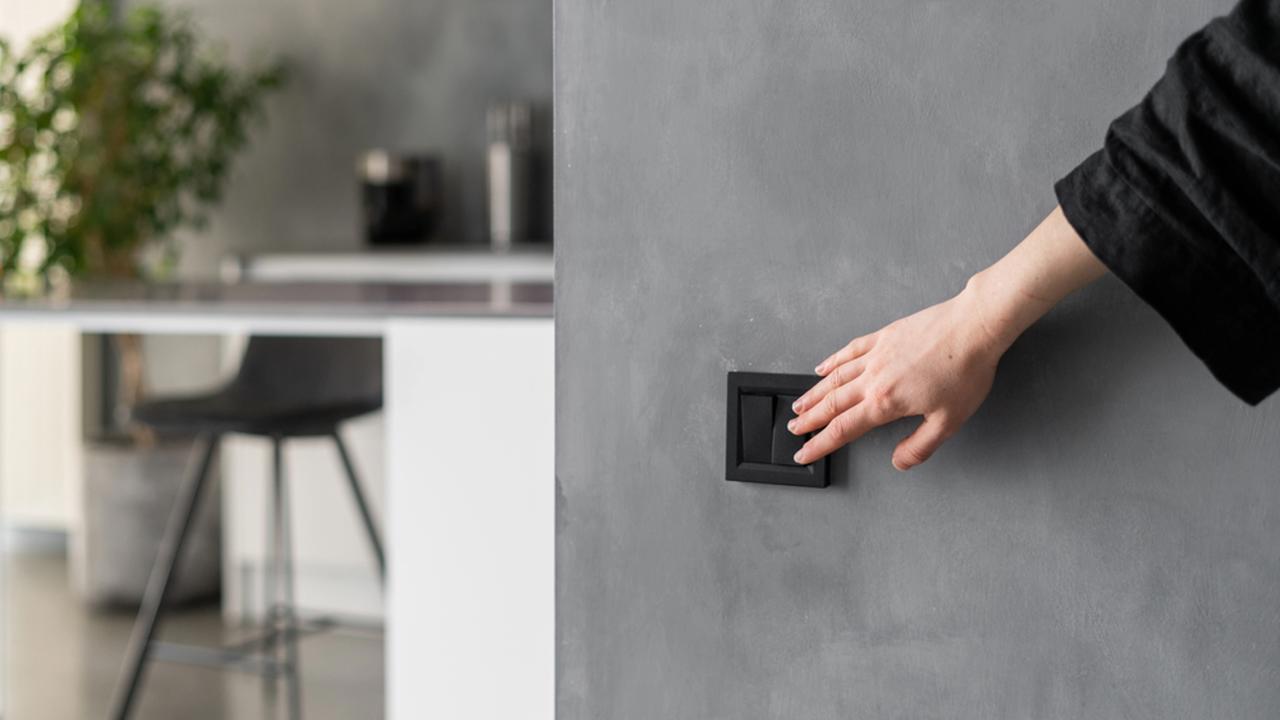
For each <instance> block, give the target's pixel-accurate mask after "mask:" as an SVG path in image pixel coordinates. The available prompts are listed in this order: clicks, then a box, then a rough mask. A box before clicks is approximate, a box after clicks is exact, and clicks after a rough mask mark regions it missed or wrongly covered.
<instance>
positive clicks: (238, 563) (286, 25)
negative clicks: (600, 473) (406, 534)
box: [0, 0, 552, 720]
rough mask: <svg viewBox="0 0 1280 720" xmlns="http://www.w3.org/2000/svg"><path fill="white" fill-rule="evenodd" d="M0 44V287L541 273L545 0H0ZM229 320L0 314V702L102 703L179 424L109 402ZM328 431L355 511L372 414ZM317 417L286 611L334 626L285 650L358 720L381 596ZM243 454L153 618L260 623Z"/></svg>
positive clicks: (265, 466) (193, 689)
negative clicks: (0, 549)
mask: <svg viewBox="0 0 1280 720" xmlns="http://www.w3.org/2000/svg"><path fill="white" fill-rule="evenodd" d="M0 38H3V39H4V40H5V42H6V43H7V49H6V50H5V54H4V57H3V61H0V93H3V97H2V98H0V100H2V102H0V260H2V261H3V273H4V274H3V283H4V287H5V292H6V294H8V295H10V296H18V295H26V294H31V295H41V294H46V293H54V294H56V293H58V292H59V291H60V288H66V287H80V286H93V287H102V286H109V285H110V284H112V283H126V284H127V283H134V284H138V283H145V284H160V285H164V284H168V285H182V284H183V283H206V282H213V283H222V284H226V283H246V282H249V283H263V282H274V283H300V284H305V283H311V284H323V283H328V284H342V283H374V284H403V285H422V284H429V283H440V282H446V283H469V282H488V281H490V280H492V279H493V278H495V277H499V278H506V279H512V278H514V279H516V280H528V281H538V282H548V283H549V282H550V280H551V274H552V269H551V246H552V237H551V212H550V207H551V204H550V193H551V183H550V174H551V173H550V168H551V165H550V160H551V152H550V148H551V122H550V120H551V118H550V110H549V108H550V101H551V86H552V67H551V53H552V51H551V40H552V38H551V0H367V1H365V2H346V1H344V0H266V1H263V0H253V1H252V2H250V1H249V0H159V1H158V2H149V3H135V2H128V1H126V0H115V1H114V2H105V3H97V2H92V3H90V2H89V0H86V5H85V6H84V7H81V6H79V5H78V4H77V3H76V2H73V1H72V0H41V1H40V2H31V1H30V0H0ZM68 58H70V60H68ZM139 98H140V99H139ZM135 101H136V102H135ZM60 111H61V112H60ZM121 148H124V149H123V150H122V149H121ZM246 341H247V338H246V337H245V336H244V335H239V336H236V335H225V334H220V335H217V336H213V335H204V334H198V333H177V334H174V333H166V334H163V335H145V336H143V335H129V334H123V335H122V334H105V335H104V334H93V333H82V332H79V331H77V330H75V329H74V328H70V329H69V328H66V327H52V326H51V327H45V326H39V325H33V326H22V325H15V324H6V325H4V326H3V328H0V398H3V402H0V487H2V488H3V494H2V496H0V499H2V501H3V503H2V505H0V507H2V508H3V520H4V527H5V537H4V540H5V548H6V560H7V561H6V572H5V594H4V605H3V609H4V612H5V614H6V618H7V622H6V627H7V628H8V630H7V636H6V637H5V645H4V647H5V652H4V662H5V664H6V669H7V678H8V682H7V686H6V688H5V692H4V693H3V695H2V697H3V708H4V717H6V718H15V719H17V720H26V719H28V718H40V719H49V720H52V719H56V718H84V717H97V716H101V715H104V714H105V712H106V710H105V708H106V706H107V703H108V702H109V699H110V697H111V696H112V693H113V689H114V686H115V685H116V683H117V681H118V677H119V668H120V662H121V660H120V658H121V655H122V653H123V652H124V648H125V645H126V643H127V641H128V637H129V632H130V628H131V627H132V625H133V622H134V613H135V612H136V610H137V607H138V602H139V600H140V598H141V596H142V592H143V586H144V585H145V581H146V577H147V574H148V572H149V571H150V570H151V563H152V559H153V558H154V557H155V552H156V547H157V544H158V543H159V537H160V533H161V529H162V528H163V526H164V521H165V518H166V517H167V513H168V510H169V507H170V505H171V504H172V501H173V497H174V495H175V494H176V493H177V492H178V490H177V481H178V479H179V478H180V476H181V475H182V472H183V469H184V468H185V467H186V464H187V462H188V457H189V454H190V448H191V441H192V437H191V436H190V435H189V434H182V433H158V434H157V433H155V432H152V431H150V430H147V429H146V428H142V427H139V426H138V425H137V424H136V423H134V422H133V421H132V420H131V412H132V410H133V409H134V408H135V407H136V406H137V405H138V404H139V403H140V402H144V401H145V399H147V398H153V397H164V396H170V395H174V394H181V393H189V392H195V391H199V390H203V389H207V388H210V387H216V386H217V385H218V384H219V383H221V382H223V381H225V380H227V379H228V378H231V377H232V376H234V374H235V373H236V371H237V368H238V365H239V359H240V357H241V353H242V352H243V349H244V347H245V344H246ZM549 382H550V379H549V378H548V383H549ZM343 437H344V438H346V440H347V443H348V447H349V448H350V453H351V456H352V458H353V461H354V464H355V465H356V467H358V468H359V469H360V471H361V475H362V477H361V480H362V481H363V482H364V485H365V488H366V492H367V493H368V499H369V503H370V505H371V506H372V509H373V512H374V515H375V516H378V515H380V514H381V512H382V510H383V509H384V508H383V491H382V486H383V477H382V476H383V467H382V464H383V446H382V443H383V439H382V437H383V426H382V416H381V414H380V413H377V412H375V413H372V414H367V415H364V416H362V417H360V418H358V419H355V420H353V421H352V422H350V423H347V424H346V425H344V427H343ZM322 440H323V439H322ZM322 440H302V441H299V442H297V443H293V444H291V445H290V446H289V448H288V451H287V463H288V468H289V473H290V475H291V476H300V477H305V478H306V479H307V481H308V482H309V483H311V482H314V488H313V491H308V492H307V493H305V494H301V495H300V496H299V497H297V498H295V499H294V501H293V502H294V513H295V520H294V522H295V525H294V540H295V549H294V552H295V555H294V557H295V566H294V568H293V569H294V573H295V577H296V587H297V594H298V597H297V604H298V606H299V607H302V608H306V609H307V612H309V613H313V614H315V615H316V616H318V617H321V616H322V617H323V618H325V619H326V622H328V621H329V620H330V619H332V620H333V621H334V622H335V623H336V625H339V626H341V627H338V628H337V629H336V631H335V632H332V633H326V634H325V635H324V636H323V637H317V638H316V639H314V641H309V643H308V644H307V645H306V646H305V647H306V653H307V660H308V661H309V662H308V663H307V664H306V667H307V673H306V676H305V678H304V681H303V685H304V695H305V696H307V697H308V698H309V699H310V700H311V702H309V703H307V707H308V712H307V716H308V717H334V718H339V717H341V718H349V717H378V716H381V714H382V712H383V702H384V700H383V689H382V688H383V667H382V663H383V648H382V643H383V639H382V636H381V632H380V629H381V622H382V618H383V596H382V593H381V591H380V590H379V588H378V583H377V575H376V571H375V568H374V566H373V565H372V564H371V563H370V561H369V555H368V551H367V548H366V545H365V543H364V539H363V538H362V537H361V535H362V532H363V531H362V528H361V527H360V524H359V520H358V516H357V515H355V514H353V512H352V510H351V507H350V498H349V496H348V495H347V494H346V491H345V490H344V488H343V487H342V483H341V478H342V468H341V467H340V466H339V465H338V464H336V463H335V461H334V458H333V454H332V450H331V448H329V447H327V446H326V445H325V444H324V443H323V442H322ZM269 470H270V447H269V443H266V442H264V441H262V440H260V439H255V438H236V439H231V440H228V441H227V442H225V443H224V445H223V449H222V453H221V455H220V462H219V468H218V474H219V475H220V476H221V477H222V484H221V486H220V487H219V488H218V492H219V493H220V495H219V497H220V502H214V503H207V504H206V505H205V506H204V507H203V508H202V509H201V513H200V516H199V518H198V521H197V525H196V528H195V530H194V531H193V536H192V538H191V540H190V544H191V545H192V547H191V548H190V550H189V552H190V555H191V558H192V559H191V560H190V566H189V567H188V568H187V569H186V570H185V571H184V573H183V577H182V580H181V581H180V583H179V587H178V588H177V589H176V590H175V594H176V596H177V597H176V599H177V600H178V601H180V609H179V610H178V611H177V612H176V614H175V615H174V619H173V620H172V621H171V622H170V624H169V625H168V626H167V627H168V629H169V632H171V634H172V635H173V636H174V637H177V638H179V639H187V640H194V641H202V642H204V641H217V640H223V639H226V638H227V637H228V634H229V633H230V634H231V635H232V636H234V634H235V632H236V631H237V629H242V628H247V627H251V626H252V625H254V623H256V622H258V621H260V620H262V619H263V614H264V613H263V607H264V602H265V601H262V600H260V598H262V597H263V583H264V581H263V580H262V578H263V577H264V574H263V564H264V562H265V561H264V555H263V552H264V551H263V547H265V546H266V545H267V542H266V541H267V537H266V532H267V531H266V530H264V528H263V516H264V514H265V513H266V512H267V510H266V508H265V505H264V503H265V500H264V493H263V490H262V488H263V487H265V483H266V479H267V476H268V473H269ZM329 477H332V478H333V479H332V481H328V480H326V478H329ZM261 686H262V682H261V680H260V679H258V678H257V677H254V676H252V675H250V674H222V675H219V674H216V673H210V672H209V671H208V670H206V669H202V668H199V667H196V666H191V665H181V664H162V665H158V666H157V667H156V669H154V670H153V671H152V679H151V681H150V682H149V685H148V688H149V691H148V695H147V697H146V700H145V701H144V703H143V705H142V706H141V707H140V708H139V713H138V715H137V716H138V717H187V718H195V717H235V718H255V717H273V716H275V715H274V714H275V713H276V712H284V710H281V709H280V708H279V707H277V705H278V704H280V703H283V702H284V701H283V699H281V698H277V697H275V696H274V695H269V694H264V692H263V691H262V687H261ZM277 701H279V703H277Z"/></svg>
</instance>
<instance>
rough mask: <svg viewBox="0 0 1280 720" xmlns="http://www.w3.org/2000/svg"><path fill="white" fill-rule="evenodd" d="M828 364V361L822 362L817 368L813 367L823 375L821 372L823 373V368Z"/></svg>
mask: <svg viewBox="0 0 1280 720" xmlns="http://www.w3.org/2000/svg"><path fill="white" fill-rule="evenodd" d="M826 366H827V364H826V363H820V364H819V365H818V367H816V368H814V369H813V371H814V372H816V373H818V374H819V375H821V374H822V370H823V368H825V367H826Z"/></svg>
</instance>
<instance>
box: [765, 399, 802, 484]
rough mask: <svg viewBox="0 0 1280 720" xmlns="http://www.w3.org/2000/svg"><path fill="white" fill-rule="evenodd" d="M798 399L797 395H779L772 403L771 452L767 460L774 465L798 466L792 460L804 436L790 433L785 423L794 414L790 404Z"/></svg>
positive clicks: (800, 446)
mask: <svg viewBox="0 0 1280 720" xmlns="http://www.w3.org/2000/svg"><path fill="white" fill-rule="evenodd" d="M798 399H799V396H798V395H781V396H779V397H778V398H777V401H776V402H775V403H774V412H773V452H772V453H771V454H770V459H769V461H770V462H772V463H773V464H774V465H791V466H792V467H799V466H797V465H796V461H795V460H792V458H794V457H795V456H796V453H797V452H799V451H800V448H802V447H804V443H805V438H804V437H801V436H799V435H792V434H791V431H790V430H788V429H787V423H788V422H789V421H790V420H791V419H792V418H794V417H795V416H796V414H795V413H793V412H791V404H792V403H794V402H795V401H796V400H798Z"/></svg>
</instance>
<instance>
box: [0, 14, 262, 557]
mask: <svg viewBox="0 0 1280 720" xmlns="http://www.w3.org/2000/svg"><path fill="white" fill-rule="evenodd" d="M283 79H284V68H283V66H282V65H281V63H279V62H272V63H267V64H264V65H261V66H258V67H252V68H245V69H241V68H235V67H232V66H231V65H230V64H229V63H228V62H227V61H226V60H225V59H224V58H223V57H222V56H221V55H220V54H219V53H217V52H215V51H214V49H213V48H211V46H210V43H209V42H207V41H205V40H204V39H203V38H201V37H200V35H199V34H198V32H197V30H196V28H195V26H194V24H193V23H192V21H191V19H190V17H189V16H187V15H185V14H183V13H179V12H174V11H170V10H165V9H162V8H161V7H159V6H141V7H136V8H134V9H133V10H131V11H129V12H128V13H125V14H123V15H120V16H117V14H116V13H115V12H113V11H112V9H111V8H110V7H109V3H104V2H97V1H94V0H86V2H84V3H81V4H80V6H79V7H78V8H77V9H76V10H75V11H74V12H73V13H72V14H71V15H70V16H69V17H68V18H67V20H66V21H65V22H64V23H62V24H61V25H59V26H58V27H56V28H54V29H52V30H51V31H49V32H47V33H45V34H44V35H42V36H40V37H38V38H37V39H35V40H34V41H33V42H31V43H30V44H29V45H27V46H26V48H25V49H23V50H21V51H16V50H15V49H14V48H13V47H11V46H10V45H9V44H7V43H4V42H3V41H0V284H2V285H3V288H4V292H6V293H10V294H12V293H35V292H44V291H47V290H50V289H53V290H56V289H57V288H58V287H59V286H62V285H65V284H66V282H67V281H69V280H71V279H73V278H91V279H95V280H139V279H144V280H158V279H163V278H165V277H166V276H168V275H169V274H170V273H171V272H172V270H173V268H174V266H175V264H176V260H177V256H178V250H179V248H178V246H177V243H176V241H175V234H174V233H175V231H177V230H179V229H181V228H184V227H194V228H199V227H202V226H203V225H204V223H205V222H206V213H207V211H208V210H209V209H210V208H211V207H212V206H213V205H215V204H216V203H217V202H218V200H219V198H220V197H221V194H222V190H223V187H224V185H225V182H226V179H227V175H228V171H229V169H230V167H231V161H232V159H233V157H234V156H235V155H236V154H237V153H238V152H239V151H241V150H242V149H243V148H244V147H245V145H246V143H247V141H248V134H249V131H250V129H251V128H252V127H253V126H254V125H255V123H257V122H259V121H261V119H262V116H263V102H264V100H265V98H266V97H267V95H268V93H269V92H270V91H272V90H273V89H275V88H278V87H279V86H280V85H281V83H282V82H283ZM111 347H112V348H113V353H112V354H113V357H111V358H108V361H107V363H106V364H107V365H108V366H109V367H113V368H116V369H117V372H116V373H115V380H114V382H113V383H112V385H114V387H108V388H104V390H105V391H106V393H107V394H109V395H112V396H114V398H115V403H114V412H113V415H114V417H116V418H117V421H118V422H117V423H116V427H115V429H116V430H119V431H120V432H119V433H117V434H123V435H124V436H125V440H126V441H127V444H129V445H131V446H134V447H136V446H139V445H142V446H145V445H147V444H149V441H150V438H149V437H148V436H147V435H146V434H145V433H143V432H141V431H140V430H138V429H137V428H134V427H131V426H130V425H129V424H128V423H127V416H128V413H129V409H130V408H131V407H132V406H133V404H135V403H136V402H137V401H138V400H139V399H140V398H141V396H142V393H143V375H144V373H143V367H144V363H143V354H142V345H141V339H140V338H139V337H137V336H131V335H121V336H115V337H114V338H113V339H112V342H111ZM136 456H137V454H136V453H135V457H134V458H132V459H130V461H129V462H126V463H125V465H124V466H120V463H119V462H116V463H115V464H116V465H117V466H120V470H119V472H126V473H132V474H134V475H138V474H141V475H147V474H156V475H159V474H162V473H163V474H169V475H171V474H172V473H173V470H174V468H173V462H172V460H171V459H169V460H165V461H162V462H160V463H159V464H158V466H157V467H156V468H155V472H154V473H152V472H150V471H148V470H147V468H146V467H144V465H145V461H143V460H139V459H137V457H136ZM116 459H117V461H118V460H119V455H118V453H117V457H116ZM111 464H112V463H109V462H98V463H90V468H89V469H90V473H91V474H92V473H93V472H95V465H96V466H97V467H99V468H100V467H102V466H106V465H111ZM158 479H159V478H158V477H157V480H158ZM88 480H89V483H90V484H92V483H93V482H94V481H93V479H92V478H90V479H88ZM171 480H172V478H166V480H165V482H166V483H167V482H170V481H171ZM151 495H154V496H156V497H158V498H160V499H161V500H163V497H164V496H165V493H151ZM161 504H163V503H162V502H161ZM164 509H167V507H166V508H164ZM147 560H148V561H149V558H147Z"/></svg>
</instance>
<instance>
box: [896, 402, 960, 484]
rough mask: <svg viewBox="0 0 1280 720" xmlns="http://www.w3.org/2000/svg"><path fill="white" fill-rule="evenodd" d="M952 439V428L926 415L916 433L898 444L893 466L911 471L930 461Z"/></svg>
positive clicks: (939, 419)
mask: <svg viewBox="0 0 1280 720" xmlns="http://www.w3.org/2000/svg"><path fill="white" fill-rule="evenodd" d="M949 437H951V428H950V427H948V425H947V423H945V422H943V421H942V419H941V418H940V417H939V416H938V415H937V414H934V415H926V416H925V418H924V422H922V423H920V425H919V427H917V428H916V431H915V432H913V433H911V434H910V435H908V436H907V437H906V438H904V439H903V440H902V442H900V443H898V447H897V448H895V449H894V451H893V466H894V467H895V468H897V469H899V470H904V471H905V470H910V469H911V468H913V467H915V466H917V465H919V464H920V463H922V462H924V461H925V460H928V459H929V457H930V456H931V455H933V453H934V452H935V451H936V450H937V449H938V448H939V447H941V446H942V443H943V442H945V441H946V439H947V438H949Z"/></svg>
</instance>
